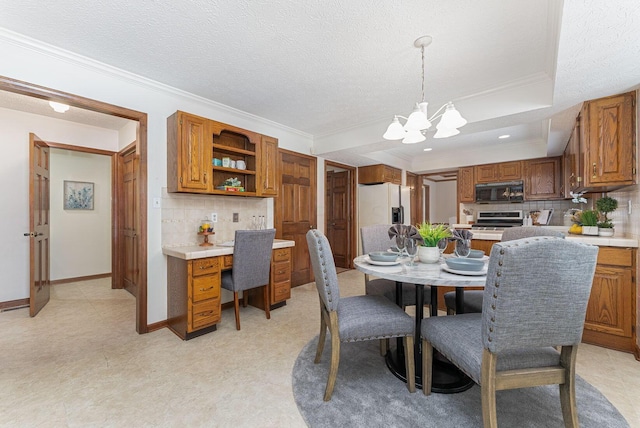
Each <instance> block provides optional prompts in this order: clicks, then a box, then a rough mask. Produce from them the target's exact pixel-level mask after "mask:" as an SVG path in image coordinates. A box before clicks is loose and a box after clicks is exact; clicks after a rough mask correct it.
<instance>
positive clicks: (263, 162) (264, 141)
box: [257, 135, 279, 196]
mask: <svg viewBox="0 0 640 428" xmlns="http://www.w3.org/2000/svg"><path fill="white" fill-rule="evenodd" d="M260 145H261V147H260V181H259V182H258V189H257V191H258V194H259V195H260V196H277V195H278V188H279V184H278V178H279V174H278V171H277V167H278V140H277V139H275V138H273V137H267V136H266V135H263V136H262V138H261V143H260Z"/></svg>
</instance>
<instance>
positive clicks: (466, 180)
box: [458, 166, 476, 202]
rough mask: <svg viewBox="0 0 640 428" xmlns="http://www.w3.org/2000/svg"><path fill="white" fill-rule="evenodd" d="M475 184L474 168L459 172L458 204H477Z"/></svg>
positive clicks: (461, 169) (463, 169)
mask: <svg viewBox="0 0 640 428" xmlns="http://www.w3.org/2000/svg"><path fill="white" fill-rule="evenodd" d="M475 184H476V182H475V176H474V168H473V167H472V166H470V167H467V168H460V169H459V170H458V202H475V197H476V196H475V193H476V192H475V190H476V187H475Z"/></svg>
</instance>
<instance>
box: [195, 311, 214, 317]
mask: <svg viewBox="0 0 640 428" xmlns="http://www.w3.org/2000/svg"><path fill="white" fill-rule="evenodd" d="M198 315H200V316H203V317H208V316H210V315H213V311H206V312H200V313H199V314H198Z"/></svg>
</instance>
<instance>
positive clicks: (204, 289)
mask: <svg viewBox="0 0 640 428" xmlns="http://www.w3.org/2000/svg"><path fill="white" fill-rule="evenodd" d="M212 289H213V285H212V286H211V287H209V288H201V289H200V291H209V290H212Z"/></svg>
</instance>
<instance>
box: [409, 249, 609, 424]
mask: <svg viewBox="0 0 640 428" xmlns="http://www.w3.org/2000/svg"><path fill="white" fill-rule="evenodd" d="M597 256H598V247H596V246H593V245H587V244H582V243H578V242H574V241H568V240H565V239H560V238H557V237H546V236H540V237H533V238H523V239H518V240H515V241H508V242H500V243H496V244H494V245H493V248H492V249H491V256H490V259H489V267H488V273H487V283H486V286H485V289H484V301H483V308H482V313H481V314H478V313H471V314H461V315H455V316H447V317H432V318H427V319H425V320H424V321H423V322H422V327H421V336H422V355H423V359H422V364H423V366H422V374H423V376H422V383H423V391H424V394H426V395H429V393H430V389H431V388H430V386H431V364H432V358H433V348H435V349H437V350H438V351H440V353H441V354H442V355H444V356H446V357H447V359H449V361H451V362H452V363H453V364H455V365H456V366H458V367H459V368H460V369H461V370H462V371H463V372H465V373H466V374H467V375H468V376H469V377H471V379H473V381H474V382H476V383H478V384H479V385H480V388H481V393H480V394H481V397H482V419H483V421H484V426H485V427H496V426H497V416H496V391H500V390H504V389H514V388H524V387H532V386H540V385H548V384H558V385H560V403H561V408H562V416H563V418H564V421H565V425H566V426H571V427H577V426H578V417H577V410H576V398H575V365H576V355H577V351H578V344H579V343H580V341H581V339H582V330H583V327H584V319H585V314H586V310H587V302H588V300H589V295H590V293H591V283H592V281H593V275H594V272H595V267H596V259H597ZM531 302H535V304H534V305H532V304H531ZM452 338H455V340H452ZM556 347H560V350H559V351H558V350H556Z"/></svg>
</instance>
